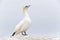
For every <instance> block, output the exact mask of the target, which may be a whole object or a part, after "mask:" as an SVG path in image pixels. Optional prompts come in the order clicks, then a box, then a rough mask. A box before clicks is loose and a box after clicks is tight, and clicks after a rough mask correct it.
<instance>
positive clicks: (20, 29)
mask: <svg viewBox="0 0 60 40" xmlns="http://www.w3.org/2000/svg"><path fill="white" fill-rule="evenodd" d="M29 7H30V5H27V6H25V7H24V8H23V13H24V15H25V16H24V18H23V20H22V21H20V22H19V23H18V24H17V25H16V28H15V30H14V32H13V34H12V36H14V35H17V34H19V33H22V35H27V34H26V31H27V29H28V28H29V26H30V24H31V19H30V17H29V15H28V12H27V11H28V8H29Z"/></svg>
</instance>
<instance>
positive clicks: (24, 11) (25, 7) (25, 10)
mask: <svg viewBox="0 0 60 40" xmlns="http://www.w3.org/2000/svg"><path fill="white" fill-rule="evenodd" d="M29 7H30V5H26V6H24V7H23V13H26V12H27V9H28V8H29Z"/></svg>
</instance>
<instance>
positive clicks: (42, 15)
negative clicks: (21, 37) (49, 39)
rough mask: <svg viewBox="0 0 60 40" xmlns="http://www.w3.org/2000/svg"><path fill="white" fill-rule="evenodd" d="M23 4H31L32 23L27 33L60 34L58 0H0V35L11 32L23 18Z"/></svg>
mask: <svg viewBox="0 0 60 40" xmlns="http://www.w3.org/2000/svg"><path fill="white" fill-rule="evenodd" d="M24 5H31V7H30V8H29V10H28V13H29V15H30V17H31V20H32V24H31V26H30V28H29V30H28V31H27V34H30V35H32V34H35V35H50V36H56V37H59V36H60V0H0V37H3V36H10V35H11V34H12V33H13V30H14V28H15V26H16V25H17V24H18V23H19V22H20V21H21V20H22V19H23V18H24V15H23V12H22V8H23V6H24Z"/></svg>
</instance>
